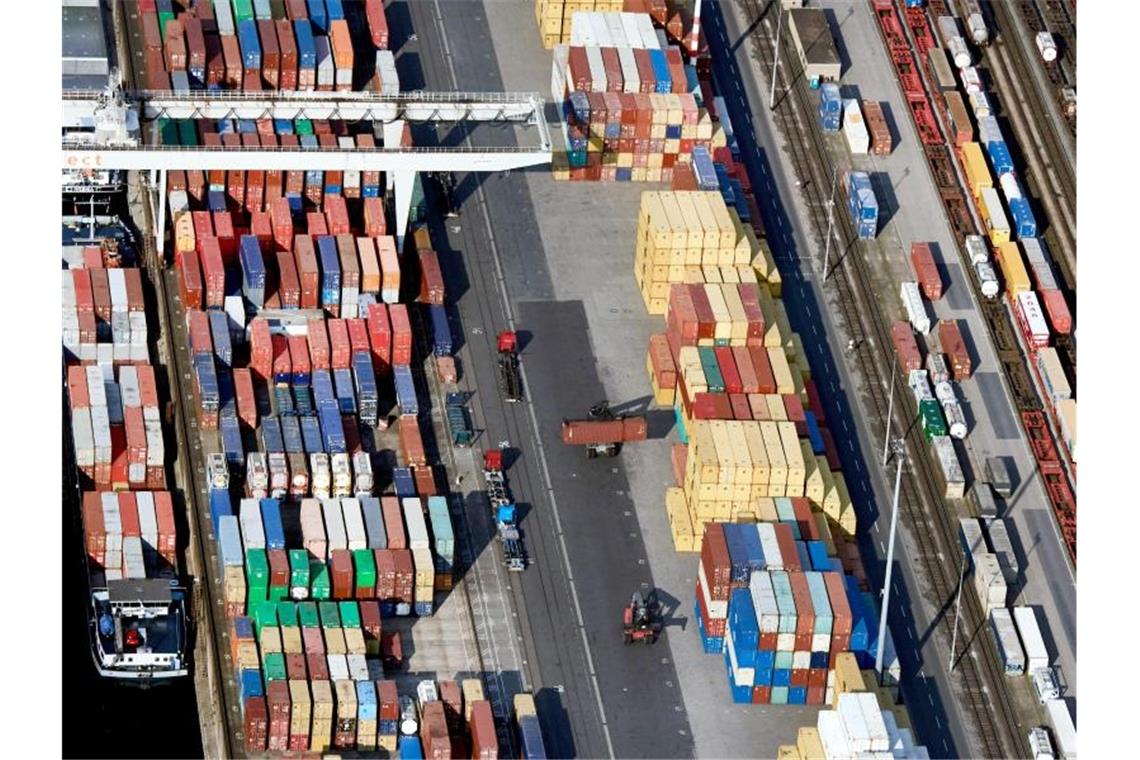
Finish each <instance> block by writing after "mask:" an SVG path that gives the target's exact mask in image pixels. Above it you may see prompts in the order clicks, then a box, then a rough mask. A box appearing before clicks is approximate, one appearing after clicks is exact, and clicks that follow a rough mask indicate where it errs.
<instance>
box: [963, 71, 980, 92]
mask: <svg viewBox="0 0 1140 760" xmlns="http://www.w3.org/2000/svg"><path fill="white" fill-rule="evenodd" d="M961 74H962V86H963V87H964V88H966V93H967V94H973V93H976V92H981V91H982V90H983V89H984V88H983V87H982V75H981V74H980V73H978V70H977V69H976V68H974V67H973V66H967V67H966V68H964V69H961Z"/></svg>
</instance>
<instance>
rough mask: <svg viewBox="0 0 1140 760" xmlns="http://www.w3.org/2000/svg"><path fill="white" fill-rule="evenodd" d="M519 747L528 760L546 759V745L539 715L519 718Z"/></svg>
mask: <svg viewBox="0 0 1140 760" xmlns="http://www.w3.org/2000/svg"><path fill="white" fill-rule="evenodd" d="M519 749H520V750H521V752H520V754H521V756H522V757H523V758H525V759H526V760H546V747H545V745H543V743H542V726H541V725H539V723H538V716H537V715H524V716H522V717H521V718H519Z"/></svg>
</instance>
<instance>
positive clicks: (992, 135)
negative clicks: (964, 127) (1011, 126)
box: [978, 114, 1005, 147]
mask: <svg viewBox="0 0 1140 760" xmlns="http://www.w3.org/2000/svg"><path fill="white" fill-rule="evenodd" d="M1004 139H1005V138H1003V137H1002V136H1001V127H1000V126H998V120H997V118H996V117H995V116H994V115H993V114H990V115H989V116H979V117H978V142H980V143H981V144H982V147H985V145H986V144H987V143H991V142H1001V141H1003V140H1004Z"/></svg>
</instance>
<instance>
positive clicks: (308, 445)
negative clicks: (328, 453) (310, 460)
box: [299, 415, 325, 454]
mask: <svg viewBox="0 0 1140 760" xmlns="http://www.w3.org/2000/svg"><path fill="white" fill-rule="evenodd" d="M299 419H300V420H301V437H302V438H304V439H305V453H306V454H320V453H323V452H324V450H325V442H324V439H323V438H321V423H320V421H319V420H318V419H317V418H316V417H315V416H313V415H309V416H306V417H301V418H299Z"/></svg>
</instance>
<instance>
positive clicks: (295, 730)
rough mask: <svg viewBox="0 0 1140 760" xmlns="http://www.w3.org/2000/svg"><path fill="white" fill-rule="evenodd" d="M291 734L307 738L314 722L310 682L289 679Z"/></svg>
mask: <svg viewBox="0 0 1140 760" xmlns="http://www.w3.org/2000/svg"><path fill="white" fill-rule="evenodd" d="M289 701H290V703H291V707H292V709H290V711H289V733H290V734H292V735H293V736H307V735H308V733H309V727H310V726H311V725H312V720H313V701H312V699H311V698H310V697H309V682H308V681H304V680H300V679H296V678H291V679H289Z"/></svg>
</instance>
